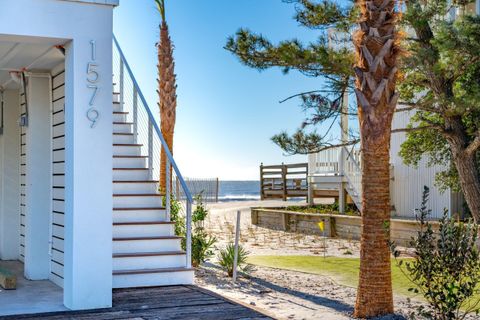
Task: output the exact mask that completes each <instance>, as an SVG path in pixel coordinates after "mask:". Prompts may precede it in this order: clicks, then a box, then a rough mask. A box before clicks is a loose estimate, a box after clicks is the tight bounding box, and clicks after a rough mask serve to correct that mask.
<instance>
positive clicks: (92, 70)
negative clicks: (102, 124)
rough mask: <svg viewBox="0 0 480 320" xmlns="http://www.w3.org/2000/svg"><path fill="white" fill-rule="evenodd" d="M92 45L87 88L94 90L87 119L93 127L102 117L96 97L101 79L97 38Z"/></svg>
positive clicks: (92, 41)
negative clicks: (96, 103) (97, 106)
mask: <svg viewBox="0 0 480 320" xmlns="http://www.w3.org/2000/svg"><path fill="white" fill-rule="evenodd" d="M90 46H91V50H92V52H91V53H92V56H91V61H90V62H88V64H87V88H89V89H91V90H92V95H91V96H90V101H89V102H88V104H89V109H88V110H87V119H88V120H89V121H90V123H91V124H90V127H91V128H93V127H95V125H96V124H97V121H98V118H100V113H99V112H98V110H97V108H96V107H95V99H96V97H97V94H98V90H99V88H98V85H97V83H98V82H99V81H100V74H99V73H98V71H97V69H98V63H96V62H95V60H97V46H96V43H95V40H91V41H90Z"/></svg>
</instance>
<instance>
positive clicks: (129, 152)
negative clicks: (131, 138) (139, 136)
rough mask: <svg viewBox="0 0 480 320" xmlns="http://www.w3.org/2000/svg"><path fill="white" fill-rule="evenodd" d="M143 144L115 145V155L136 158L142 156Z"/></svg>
mask: <svg viewBox="0 0 480 320" xmlns="http://www.w3.org/2000/svg"><path fill="white" fill-rule="evenodd" d="M142 147H143V145H142V144H138V143H114V144H113V154H114V155H117V156H136V155H141V154H142Z"/></svg>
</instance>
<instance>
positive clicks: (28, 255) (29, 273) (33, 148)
mask: <svg viewBox="0 0 480 320" xmlns="http://www.w3.org/2000/svg"><path fill="white" fill-rule="evenodd" d="M50 91H51V88H50V79H49V78H45V77H38V78H37V77H29V78H28V86H27V90H26V92H27V102H28V126H27V128H26V130H27V134H26V137H27V140H26V148H27V151H26V157H27V158H26V172H25V173H26V187H25V193H26V194H27V196H26V202H25V210H26V214H25V277H26V278H27V279H30V280H43V279H48V277H49V274H50V255H49V241H50V212H51V203H52V195H51V190H52V187H51V183H52V181H51V180H52V179H51V177H52V172H51V165H52V160H51V128H52V126H51V108H50V104H51V101H50Z"/></svg>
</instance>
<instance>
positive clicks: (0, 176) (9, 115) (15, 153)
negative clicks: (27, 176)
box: [0, 90, 20, 260]
mask: <svg viewBox="0 0 480 320" xmlns="http://www.w3.org/2000/svg"><path fill="white" fill-rule="evenodd" d="M4 99H5V103H4V113H3V115H4V128H3V134H2V135H1V136H0V163H1V164H0V259H1V260H16V259H18V258H19V254H20V252H19V246H20V243H19V242H20V240H19V239H20V214H19V210H20V197H19V186H20V175H19V172H20V161H19V155H20V128H19V127H18V117H19V116H20V112H19V110H20V108H19V101H18V91H16V90H7V91H5V92H4Z"/></svg>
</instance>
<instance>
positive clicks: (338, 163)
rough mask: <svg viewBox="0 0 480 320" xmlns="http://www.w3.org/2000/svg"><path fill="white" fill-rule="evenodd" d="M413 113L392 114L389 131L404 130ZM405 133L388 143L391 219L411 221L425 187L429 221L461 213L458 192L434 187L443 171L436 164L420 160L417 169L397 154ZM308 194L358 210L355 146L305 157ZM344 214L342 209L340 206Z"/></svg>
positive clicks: (358, 170)
mask: <svg viewBox="0 0 480 320" xmlns="http://www.w3.org/2000/svg"><path fill="white" fill-rule="evenodd" d="M413 114H414V111H410V112H400V113H396V114H395V115H394V119H393V124H392V128H393V129H403V128H406V127H407V125H408V123H409V121H410V117H411V116H412V115H413ZM405 135H406V134H405V133H404V132H395V133H393V134H392V140H391V144H390V204H391V206H392V210H391V214H392V217H402V218H414V217H415V209H418V208H419V206H420V204H421V201H422V193H423V188H424V186H427V187H429V188H430V201H429V203H428V207H429V208H430V209H432V216H431V217H432V218H441V217H442V215H443V211H444V209H447V210H448V211H449V213H451V214H462V213H463V211H464V207H463V202H464V200H463V197H462V195H461V193H457V192H453V191H451V190H446V191H444V192H441V191H440V190H439V189H438V188H437V187H436V185H435V175H436V174H437V173H438V172H441V171H443V170H445V168H444V167H442V166H439V165H434V166H431V167H430V166H428V165H427V161H426V159H422V161H420V163H419V166H418V167H417V168H415V167H412V166H408V165H406V164H405V163H404V162H403V159H402V157H401V156H400V155H399V152H400V146H401V144H402V143H403V142H404V141H405V139H406V137H405ZM308 173H309V194H310V201H313V200H312V199H313V196H315V197H322V196H327V197H329V196H331V195H332V192H333V194H334V195H335V197H338V198H339V202H340V204H344V203H345V202H346V201H347V198H348V199H351V201H352V202H354V203H355V204H356V205H357V207H358V208H361V206H362V204H361V195H362V187H361V181H362V180H361V178H362V177H361V162H360V150H359V148H358V147H338V148H333V149H327V150H325V151H322V152H319V153H315V154H310V155H309V156H308ZM340 208H341V209H340V210H341V211H343V210H344V207H342V206H340Z"/></svg>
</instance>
